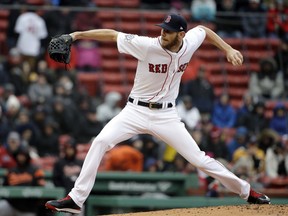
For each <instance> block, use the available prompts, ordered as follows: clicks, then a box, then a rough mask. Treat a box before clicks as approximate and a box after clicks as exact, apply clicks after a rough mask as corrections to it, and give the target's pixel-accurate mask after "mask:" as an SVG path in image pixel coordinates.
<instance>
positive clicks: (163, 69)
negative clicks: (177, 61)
mask: <svg viewBox="0 0 288 216" xmlns="http://www.w3.org/2000/svg"><path fill="white" fill-rule="evenodd" d="M167 68H168V65H167V64H162V72H161V73H167Z"/></svg>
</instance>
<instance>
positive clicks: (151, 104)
mask: <svg viewBox="0 0 288 216" xmlns="http://www.w3.org/2000/svg"><path fill="white" fill-rule="evenodd" d="M128 101H129V102H131V103H133V101H134V98H131V97H129V98H128ZM137 105H139V106H144V107H149V108H150V109H163V108H164V107H163V103H156V102H149V103H148V102H144V101H138V102H137ZM171 107H173V104H172V103H168V104H167V108H171Z"/></svg>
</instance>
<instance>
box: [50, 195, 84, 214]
mask: <svg viewBox="0 0 288 216" xmlns="http://www.w3.org/2000/svg"><path fill="white" fill-rule="evenodd" d="M45 207H46V208H47V209H50V210H52V211H58V212H68V213H73V214H79V213H80V212H81V208H80V207H79V206H78V205H76V203H75V202H74V201H73V200H72V199H71V197H70V196H66V197H65V198H63V199H60V200H50V201H48V202H46V204H45Z"/></svg>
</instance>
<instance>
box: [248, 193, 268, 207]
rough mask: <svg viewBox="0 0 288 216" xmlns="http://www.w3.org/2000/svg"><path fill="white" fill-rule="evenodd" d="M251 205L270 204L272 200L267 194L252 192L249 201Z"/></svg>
mask: <svg viewBox="0 0 288 216" xmlns="http://www.w3.org/2000/svg"><path fill="white" fill-rule="evenodd" d="M247 202H248V203H250V204H270V203H271V202H270V198H269V197H268V196H266V195H265V194H262V193H259V192H256V191H254V190H252V189H251V190H250V194H249V197H248V200H247Z"/></svg>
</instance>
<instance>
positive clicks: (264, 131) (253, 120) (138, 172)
mask: <svg viewBox="0 0 288 216" xmlns="http://www.w3.org/2000/svg"><path fill="white" fill-rule="evenodd" d="M0 8H1V9H0V168H1V169H0V184H1V185H2V186H3V187H0V197H2V198H3V199H2V200H1V201H0V216H1V215H3V216H4V215H5V216H7V215H8V213H4V212H2V210H1V209H7V205H8V206H10V207H11V209H12V210H11V211H12V212H14V213H15V212H16V213H15V214H13V215H23V214H24V213H27V212H30V213H31V215H49V214H51V215H53V213H49V212H47V211H46V210H45V209H43V203H45V201H46V200H48V199H51V198H61V197H63V196H64V194H65V193H67V191H69V190H70V189H71V188H72V186H73V183H74V181H75V180H76V178H77V176H78V174H79V172H80V169H81V166H82V163H83V160H84V158H85V155H86V153H87V151H88V149H89V147H90V144H91V140H92V139H93V137H95V136H97V134H98V133H99V132H100V131H101V129H102V128H103V127H104V126H105V124H106V123H107V122H108V121H109V120H110V119H111V118H113V117H114V116H115V115H117V114H118V113H119V112H120V111H121V109H122V108H123V107H124V106H125V104H126V101H127V97H128V95H129V92H130V90H131V88H132V84H133V81H134V75H135V69H136V64H137V61H136V59H134V58H132V57H131V56H128V55H124V54H119V53H118V50H117V46H116V44H115V43H108V42H96V41H85V40H81V41H76V42H75V43H74V44H73V46H72V56H71V62H70V64H69V65H67V66H66V67H65V65H63V64H59V63H55V62H53V61H52V60H51V59H50V58H49V57H48V55H47V45H48V43H49V41H50V40H51V38H52V37H54V36H56V35H61V34H68V33H71V32H73V31H83V30H89V29H98V28H111V29H115V30H118V31H122V32H125V33H132V34H138V35H143V36H149V37H158V36H159V35H160V31H161V30H160V29H159V27H157V26H155V24H157V23H161V22H162V21H163V19H164V17H165V15H166V14H168V13H180V14H182V15H183V16H184V17H185V18H186V19H187V21H188V26H189V28H193V27H195V26H197V25H205V26H207V27H209V28H211V29H212V30H214V31H215V32H216V33H217V34H219V35H220V36H221V37H222V38H223V39H224V40H225V41H226V42H228V43H229V44H230V45H231V46H232V47H234V48H235V49H238V50H239V51H241V52H242V54H243V56H244V63H243V65H242V66H239V67H233V66H232V65H230V64H229V63H228V62H227V61H226V58H225V55H224V53H222V52H221V51H219V50H218V49H217V48H216V47H214V46H213V45H211V44H209V43H207V42H205V41H204V43H203V44H202V45H201V46H200V48H199V49H198V50H197V51H196V52H195V54H194V55H193V57H192V59H191V61H190V63H189V65H188V67H187V69H186V71H185V73H184V75H183V78H182V82H181V87H180V93H179V98H178V100H177V109H178V111H179V115H180V116H181V118H182V121H183V122H184V123H185V125H186V127H187V129H188V131H189V132H190V133H191V136H193V138H194V139H195V140H196V142H197V143H198V145H199V147H200V148H201V149H202V150H204V151H205V152H206V153H207V154H208V155H210V156H211V157H214V158H216V159H218V160H220V161H221V162H222V163H223V164H224V165H225V166H227V168H228V169H230V170H231V171H232V172H234V173H235V174H236V175H238V176H239V177H241V178H243V179H247V180H248V181H249V182H251V184H252V186H253V187H255V188H256V189H257V190H259V191H262V192H264V193H266V194H267V195H268V196H271V197H272V201H273V200H274V203H286V204H287V196H288V188H287V187H288V177H287V176H288V115H287V109H288V101H287V97H288V89H287V87H288V1H287V0H158V1H151V0H121V1H117V0H77V1H76V0H70V1H68V0H1V2H0ZM180 141H181V140H179V142H180ZM19 154H20V155H22V156H24V158H26V159H23V160H22V159H19V158H22V157H21V156H20V157H19V156H18V155H19ZM21 161H22V162H21ZM23 161H24V162H23ZM25 161H26V162H25ZM27 173H28V174H29V176H30V177H29V178H28V177H27ZM15 175H16V176H17V177H16V178H13V177H15ZM23 176H24V177H25V178H24V177H23ZM22 177H23V178H22ZM15 179H18V180H19V179H22V180H23V181H22V180H21V181H14V180H15ZM22 186H24V187H22ZM27 187H28V188H29V191H30V192H27V190H25V188H26V189H27ZM30 187H34V189H33V188H30ZM27 193H28V195H27ZM27 197H33V198H35V199H36V200H37V203H38V205H34V207H35V206H36V208H33V209H32V208H31V206H29V202H30V203H31V201H29V200H28V204H24V203H26V202H27ZM219 197H221V199H219ZM285 197H286V199H285ZM234 198H235V199H234ZM34 201H35V200H34ZM34 201H33V202H34ZM242 203H243V201H242V200H240V199H239V198H237V197H235V196H234V197H233V194H230V193H229V192H228V191H226V189H225V188H223V186H222V185H221V184H219V182H217V181H215V180H214V179H213V178H210V177H208V176H206V175H205V174H204V173H201V172H200V171H198V170H197V169H196V168H195V167H193V166H192V165H191V164H188V163H187V161H186V160H185V159H184V158H183V157H182V156H181V155H179V154H177V152H176V151H175V150H174V149H173V148H171V147H169V145H167V143H163V142H162V141H161V140H157V139H156V138H154V137H151V136H150V135H146V134H144V135H139V136H135V137H133V138H132V139H130V140H126V141H124V142H123V143H119V144H118V145H117V146H116V147H115V148H114V149H112V150H111V151H109V152H107V153H106V155H105V157H104V158H103V160H102V163H101V166H100V170H99V174H98V176H97V181H96V184H95V186H94V188H93V190H92V193H91V196H90V197H89V198H88V200H87V202H86V205H85V211H84V212H83V214H82V215H87V216H90V215H99V214H110V213H121V212H132V211H133V212H135V211H145V210H152V209H165V208H177V207H194V206H208V205H221V204H225V205H228V204H242ZM25 207H26V208H25Z"/></svg>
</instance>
